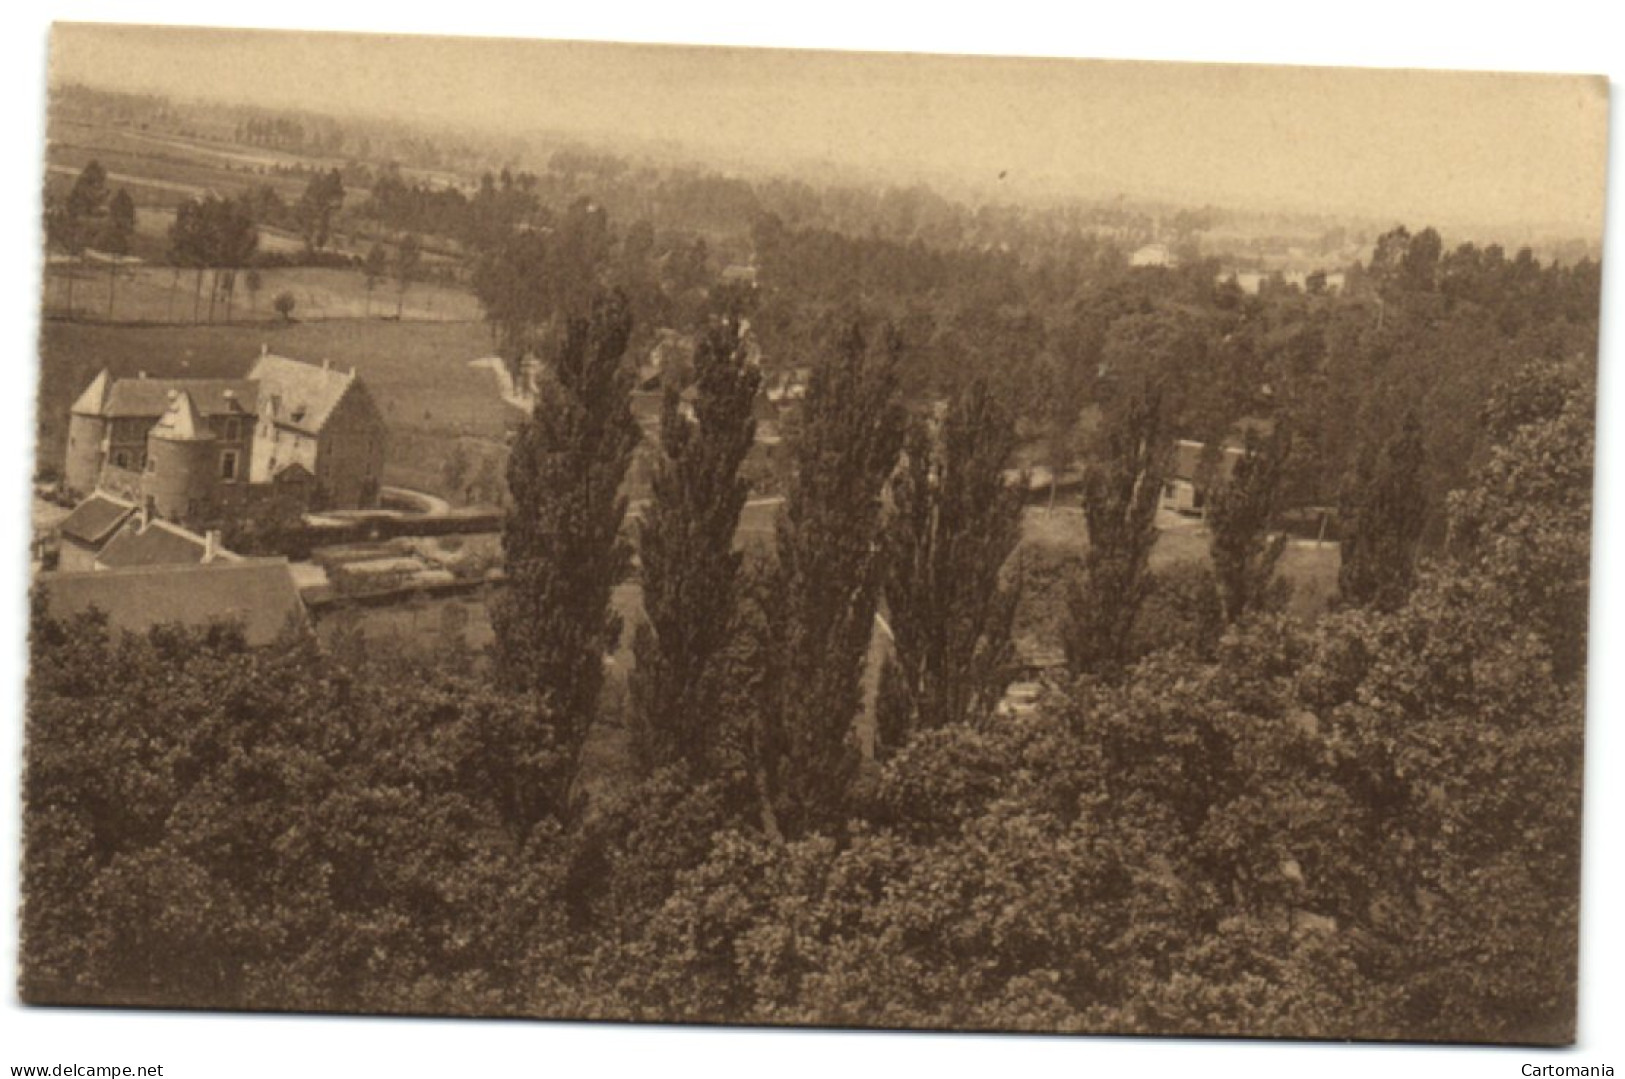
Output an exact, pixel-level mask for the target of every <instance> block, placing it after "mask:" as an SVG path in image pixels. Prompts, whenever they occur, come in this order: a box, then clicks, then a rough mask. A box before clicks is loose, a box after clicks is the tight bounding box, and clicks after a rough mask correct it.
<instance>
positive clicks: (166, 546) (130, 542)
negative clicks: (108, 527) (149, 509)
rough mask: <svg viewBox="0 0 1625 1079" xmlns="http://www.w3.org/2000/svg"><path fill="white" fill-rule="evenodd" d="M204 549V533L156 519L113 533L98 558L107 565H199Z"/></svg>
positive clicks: (98, 560)
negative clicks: (142, 525)
mask: <svg viewBox="0 0 1625 1079" xmlns="http://www.w3.org/2000/svg"><path fill="white" fill-rule="evenodd" d="M203 550H204V540H203V537H201V536H197V535H194V534H192V533H191V532H188V531H186V529H184V528H178V527H176V526H175V525H172V524H170V523H169V522H167V521H158V520H154V521H151V522H149V523H148V525H147V527H145V528H128V529H125V530H124V531H123V532H120V533H119V534H118V535H117V536H114V537H113V541H112V542H111V543H109V544H108V545H107V546H106V547H104V548H102V553H101V554H99V555H97V556H96V562H97V563H98V564H99V565H103V566H106V567H107V568H108V569H123V568H127V567H130V566H176V565H197V564H198V563H200V562H202V561H203Z"/></svg>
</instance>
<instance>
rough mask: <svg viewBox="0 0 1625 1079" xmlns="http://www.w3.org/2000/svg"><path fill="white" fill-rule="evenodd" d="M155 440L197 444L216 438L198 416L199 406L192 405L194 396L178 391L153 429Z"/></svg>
mask: <svg viewBox="0 0 1625 1079" xmlns="http://www.w3.org/2000/svg"><path fill="white" fill-rule="evenodd" d="M152 434H153V437H155V438H168V439H173V440H175V441H177V442H183V441H184V442H195V441H198V440H201V439H208V438H213V437H214V432H213V431H211V430H209V427H208V425H207V424H205V423H204V422H203V417H202V416H201V415H199V414H198V410H197V406H196V405H195V404H193V403H192V395H191V394H189V393H187V392H186V391H185V390H180V391H178V392H177V393H176V394H175V395H174V396H173V397H171V398H170V399H169V409H168V411H166V412H165V413H164V415H163V418H162V419H160V420H159V421H158V422H157V423H156V424H155V425H154V426H153V428H152Z"/></svg>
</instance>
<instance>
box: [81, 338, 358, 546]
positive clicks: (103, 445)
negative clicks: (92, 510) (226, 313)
mask: <svg viewBox="0 0 1625 1079" xmlns="http://www.w3.org/2000/svg"><path fill="white" fill-rule="evenodd" d="M383 467H384V422H383V417H382V415H381V413H380V412H379V410H378V407H377V405H376V404H375V403H374V402H373V399H372V396H371V394H369V393H368V392H367V388H366V386H365V385H363V384H362V383H361V382H360V380H359V379H357V378H356V375H355V372H354V370H350V371H340V370H337V369H335V368H333V367H332V366H331V365H329V364H326V363H323V364H320V365H317V364H308V363H302V362H300V361H298V360H290V359H287V358H285V357H282V356H273V355H270V354H268V353H264V352H262V353H261V355H260V358H259V360H258V361H257V362H256V363H255V364H254V367H253V369H252V370H251V371H250V372H249V374H248V377H247V378H243V379H154V378H147V377H145V376H144V375H143V376H140V377H137V378H133V379H128V378H127V379H114V378H113V377H112V376H111V374H110V373H109V372H107V371H105V370H104V371H103V372H101V373H100V374H99V375H97V376H96V378H95V379H94V380H92V382H91V384H90V385H89V386H88V387H86V389H85V391H84V392H83V393H82V394H80V396H79V399H78V400H77V401H76V402H74V404H73V407H72V409H71V410H70V415H69V419H68V455H67V469H66V486H67V488H68V490H69V491H70V492H71V493H75V494H90V493H92V492H94V491H98V490H100V491H102V492H103V493H105V494H108V495H111V496H113V497H115V498H119V499H122V500H126V501H129V502H131V503H133V504H135V505H140V506H143V507H146V508H148V509H150V510H151V511H152V512H153V513H155V514H156V515H157V516H159V517H162V518H165V519H166V520H170V521H174V522H179V523H181V524H185V525H187V526H189V527H208V526H212V525H215V524H219V523H221V522H222V521H227V520H231V519H233V518H234V517H236V516H238V515H240V514H241V513H243V512H245V511H246V510H247V509H248V508H250V507H251V506H252V505H253V504H255V503H256V502H257V501H262V500H265V499H269V498H271V497H273V496H285V497H288V498H291V499H293V500H294V501H295V502H296V503H297V504H298V505H300V506H304V507H309V508H311V509H336V508H356V507H365V506H372V505H375V504H376V503H377V500H378V488H379V481H380V478H381V477H382V475H383Z"/></svg>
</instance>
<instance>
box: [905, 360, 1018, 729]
mask: <svg viewBox="0 0 1625 1079" xmlns="http://www.w3.org/2000/svg"><path fill="white" fill-rule="evenodd" d="M1015 446H1016V431H1015V421H1014V418H1013V417H1012V416H1011V415H1010V413H1009V412H1008V410H1006V409H1005V408H1003V407H1002V406H1001V405H1000V404H999V403H998V401H996V400H995V399H994V398H993V396H992V394H991V393H990V392H989V391H988V388H987V385H986V383H984V382H982V381H980V380H978V381H976V382H974V383H973V384H972V385H971V386H970V387H969V388H968V389H966V390H964V391H962V392H961V393H960V394H959V395H958V396H956V397H955V399H954V400H953V401H952V402H951V403H950V405H949V407H948V412H947V415H946V416H944V417H943V419H942V422H941V424H940V429H939V430H935V431H933V430H932V429H931V427H930V426H928V425H927V424H926V423H924V422H917V423H915V424H914V425H913V427H912V428H911V430H910V432H909V437H908V441H907V445H906V450H905V454H904V458H905V459H904V463H903V465H902V466H901V467H900V468H899V470H898V473H897V475H896V477H895V478H894V479H893V481H892V486H891V494H892V508H893V512H892V514H891V516H890V518H889V520H888V522H887V527H886V532H885V554H886V581H885V598H886V610H887V614H888V617H889V622H890V625H891V628H892V636H893V641H894V649H893V655H892V656H891V657H890V659H889V660H888V662H887V664H886V667H885V669H884V671H883V673H882V676H881V689H880V700H879V704H878V714H877V725H878V735H879V742H880V744H881V746H882V747H883V748H885V749H892V748H895V747H897V746H899V745H901V744H902V743H903V741H904V740H905V739H906V738H907V737H908V734H909V732H911V731H914V730H918V729H921V728H934V727H941V726H943V725H945V724H948V723H955V722H965V721H970V720H975V719H979V718H985V717H986V716H989V715H991V714H992V712H993V709H994V707H995V706H997V704H998V702H999V698H1000V696H1001V695H1002V694H1003V692H1004V688H1005V686H1006V685H1008V684H1009V679H1010V670H1011V663H1012V660H1013V659H1014V655H1015V649H1014V646H1013V644H1012V642H1011V626H1012V624H1013V621H1014V618H1015V611H1016V599H1017V595H1018V589H1017V587H1016V586H1015V585H1014V584H1013V583H1011V582H1010V581H1008V580H1007V579H1006V578H1005V573H1004V571H1005V565H1006V563H1007V562H1008V561H1009V559H1010V555H1011V553H1012V552H1013V551H1014V550H1015V549H1016V545H1017V543H1019V542H1020V539H1021V490H1020V488H1019V487H1017V486H1015V485H1013V484H1011V483H1010V482H1009V481H1008V480H1007V479H1006V477H1005V468H1006V466H1007V464H1008V463H1009V460H1010V455H1011V454H1012V453H1013V452H1014V450H1015Z"/></svg>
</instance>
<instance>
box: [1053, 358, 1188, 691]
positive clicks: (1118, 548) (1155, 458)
mask: <svg viewBox="0 0 1625 1079" xmlns="http://www.w3.org/2000/svg"><path fill="white" fill-rule="evenodd" d="M1168 450H1169V445H1168V434H1167V431H1166V429H1165V428H1164V424H1163V394H1162V389H1161V386H1160V384H1159V383H1157V382H1154V381H1153V382H1147V383H1144V384H1142V385H1141V386H1140V387H1138V388H1137V389H1136V390H1135V391H1134V392H1133V393H1132V394H1130V395H1129V396H1128V397H1127V398H1126V400H1124V401H1123V402H1122V403H1121V405H1120V406H1119V407H1118V408H1117V409H1115V410H1114V411H1113V412H1112V413H1111V414H1109V415H1108V416H1107V418H1106V424H1105V429H1104V431H1103V432H1102V438H1101V445H1100V451H1099V454H1098V456H1097V459H1096V460H1095V461H1094V462H1092V463H1091V464H1090V465H1089V466H1088V467H1087V468H1086V469H1085V470H1084V475H1083V517H1084V523H1085V525H1086V527H1087V528H1088V531H1089V547H1088V550H1087V551H1085V552H1084V558H1083V574H1082V577H1081V579H1079V580H1078V581H1076V582H1074V584H1073V585H1072V587H1071V589H1070V590H1069V594H1068V596H1067V619H1066V631H1065V644H1066V657H1067V666H1068V667H1070V668H1071V669H1072V671H1073V672H1074V673H1077V674H1084V673H1095V674H1108V675H1109V674H1112V673H1114V672H1115V671H1117V670H1119V669H1121V667H1122V666H1123V665H1124V664H1125V663H1127V662H1128V659H1129V655H1128V649H1129V638H1130V635H1131V634H1132V632H1133V630H1134V621H1135V619H1136V618H1137V617H1138V615H1139V612H1140V605H1141V604H1142V603H1144V602H1145V597H1146V595H1147V594H1148V592H1149V591H1150V588H1151V571H1150V559H1151V548H1152V547H1153V546H1155V545H1156V542H1157V503H1158V501H1159V499H1160V498H1161V495H1162V485H1163V482H1164V480H1165V478H1166V475H1167V468H1168V465H1167V462H1168Z"/></svg>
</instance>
